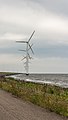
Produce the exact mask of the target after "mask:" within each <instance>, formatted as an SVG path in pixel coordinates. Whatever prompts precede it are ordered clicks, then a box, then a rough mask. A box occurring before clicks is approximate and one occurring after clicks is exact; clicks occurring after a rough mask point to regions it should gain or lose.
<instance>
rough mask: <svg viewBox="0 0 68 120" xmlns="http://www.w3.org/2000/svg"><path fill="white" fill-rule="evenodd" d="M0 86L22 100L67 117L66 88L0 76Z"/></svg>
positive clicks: (67, 99)
mask: <svg viewBox="0 0 68 120" xmlns="http://www.w3.org/2000/svg"><path fill="white" fill-rule="evenodd" d="M0 88H2V89H3V90H6V91H8V92H11V93H12V94H13V95H16V96H18V97H20V98H22V99H23V100H28V101H30V102H32V103H34V104H36V105H39V106H41V107H44V108H47V109H49V110H50V111H54V112H56V113H58V114H61V115H64V116H67V117H68V89H65V88H61V87H57V86H52V85H47V84H44V85H42V84H36V83H31V82H22V81H17V80H14V79H13V78H2V79H1V80H0Z"/></svg>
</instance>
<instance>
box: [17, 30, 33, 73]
mask: <svg viewBox="0 0 68 120" xmlns="http://www.w3.org/2000/svg"><path fill="white" fill-rule="evenodd" d="M34 33H35V31H33V33H32V34H31V36H30V38H29V39H28V41H16V42H19V43H26V50H19V51H24V52H25V53H26V56H25V57H23V59H22V60H24V59H25V60H26V62H25V63H24V64H25V70H26V75H29V73H28V70H29V59H31V58H32V57H31V56H30V55H29V50H31V52H32V53H33V54H34V52H33V49H32V46H33V44H31V45H30V43H29V42H30V40H31V38H32V37H33V35H34Z"/></svg>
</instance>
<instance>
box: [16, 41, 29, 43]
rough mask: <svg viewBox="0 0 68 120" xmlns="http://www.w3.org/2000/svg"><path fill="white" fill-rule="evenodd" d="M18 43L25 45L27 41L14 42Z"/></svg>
mask: <svg viewBox="0 0 68 120" xmlns="http://www.w3.org/2000/svg"><path fill="white" fill-rule="evenodd" d="M16 42H18V43H27V41H16Z"/></svg>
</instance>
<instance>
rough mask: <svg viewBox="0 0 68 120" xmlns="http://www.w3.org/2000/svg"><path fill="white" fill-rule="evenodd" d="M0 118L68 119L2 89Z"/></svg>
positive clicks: (21, 119)
mask: <svg viewBox="0 0 68 120" xmlns="http://www.w3.org/2000/svg"><path fill="white" fill-rule="evenodd" d="M0 120H68V119H67V118H65V117H62V116H60V115H58V114H56V113H54V112H50V111H48V110H46V109H44V108H41V107H39V106H36V105H34V104H32V103H30V102H26V101H23V100H21V99H19V98H17V97H15V96H13V95H12V94H10V93H7V92H5V91H3V90H0Z"/></svg>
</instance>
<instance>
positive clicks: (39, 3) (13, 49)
mask: <svg viewBox="0 0 68 120" xmlns="http://www.w3.org/2000/svg"><path fill="white" fill-rule="evenodd" d="M34 30H35V34H34V36H33V38H32V39H31V41H30V43H31V44H32V43H33V50H34V55H32V53H31V51H30V54H31V56H32V57H33V59H32V60H31V61H30V64H29V72H30V73H68V0H0V71H14V72H22V73H23V72H25V69H24V61H21V59H22V58H23V56H25V54H24V52H20V51H19V49H25V45H24V44H19V43H16V40H28V39H29V37H30V35H31V34H32V32H33V31H34Z"/></svg>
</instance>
